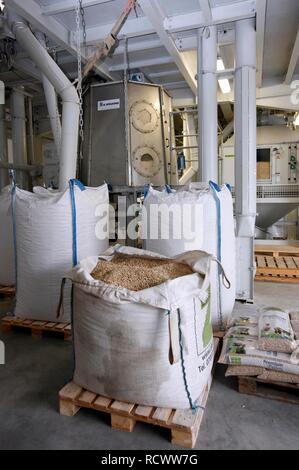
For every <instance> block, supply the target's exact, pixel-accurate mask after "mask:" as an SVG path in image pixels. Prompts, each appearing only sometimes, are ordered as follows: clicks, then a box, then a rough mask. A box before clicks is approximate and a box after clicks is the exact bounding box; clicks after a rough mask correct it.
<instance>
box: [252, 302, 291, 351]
mask: <svg viewBox="0 0 299 470" xmlns="http://www.w3.org/2000/svg"><path fill="white" fill-rule="evenodd" d="M258 325H259V326H258V330H259V332H258V336H259V349H262V350H264V351H276V352H286V353H292V352H293V351H294V350H295V349H296V348H297V342H296V341H295V336H294V331H293V328H292V325H291V322H290V317H289V314H288V312H285V311H284V310H282V309H280V308H276V307H266V308H264V309H262V310H261V312H260V315H259V323H258Z"/></svg>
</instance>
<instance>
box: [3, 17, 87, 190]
mask: <svg viewBox="0 0 299 470" xmlns="http://www.w3.org/2000/svg"><path fill="white" fill-rule="evenodd" d="M8 22H9V26H10V28H11V30H12V32H13V34H14V35H15V37H16V39H17V41H18V42H19V43H20V44H21V45H22V47H23V48H24V49H25V50H26V51H27V52H28V54H29V55H30V57H31V59H32V60H33V61H34V62H35V63H36V65H37V66H38V67H39V68H40V70H41V72H42V73H43V74H44V75H45V76H46V78H47V79H48V80H49V82H50V83H51V84H52V85H53V87H54V88H55V90H56V92H57V93H58V94H59V95H60V96H61V99H62V102H63V112H62V134H61V154H60V171H59V189H60V190H63V189H65V188H66V187H67V184H68V181H69V179H71V178H75V176H76V163H77V151H78V132H79V98H78V93H77V91H76V88H75V87H74V86H73V85H72V83H71V82H70V80H69V79H68V78H67V77H66V76H65V74H64V73H63V72H62V70H61V69H60V68H59V66H58V65H57V64H56V62H55V61H54V60H53V59H52V58H51V57H50V56H49V54H48V52H47V51H46V50H45V48H44V47H43V46H42V45H41V44H40V42H39V41H38V40H37V39H36V37H35V36H34V34H33V33H32V31H31V30H30V28H29V26H28V24H27V23H26V22H25V20H23V19H22V18H21V17H20V16H18V15H16V14H15V13H13V12H12V11H11V10H9V9H8Z"/></svg>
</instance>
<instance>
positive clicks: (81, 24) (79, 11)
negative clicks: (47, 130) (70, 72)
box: [76, 0, 86, 160]
mask: <svg viewBox="0 0 299 470" xmlns="http://www.w3.org/2000/svg"><path fill="white" fill-rule="evenodd" d="M81 30H82V32H83V48H84V51H85V49H86V22H85V12H84V7H83V3H82V0H78V1H77V6H76V45H77V63H78V85H77V92H78V96H79V108H80V117H79V137H80V150H79V154H80V160H82V158H83V141H84V120H83V91H82V53H81Z"/></svg>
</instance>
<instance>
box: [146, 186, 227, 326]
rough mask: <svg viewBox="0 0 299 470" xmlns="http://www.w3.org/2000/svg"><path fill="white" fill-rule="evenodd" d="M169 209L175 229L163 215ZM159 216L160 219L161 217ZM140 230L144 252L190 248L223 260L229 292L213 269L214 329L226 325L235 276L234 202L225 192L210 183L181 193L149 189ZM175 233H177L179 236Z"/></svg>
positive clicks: (167, 253)
mask: <svg viewBox="0 0 299 470" xmlns="http://www.w3.org/2000/svg"><path fill="white" fill-rule="evenodd" d="M167 209H168V211H169V212H168V214H171V213H172V214H173V218H175V219H174V220H175V221H176V222H175V224H174V225H173V226H172V224H171V223H169V221H170V220H171V219H169V217H167V216H165V215H164V214H165V213H166V212H167ZM164 211H165V212H164ZM159 212H160V214H163V215H161V216H159ZM142 226H143V238H144V248H146V249H147V250H151V251H154V252H156V253H161V254H163V255H165V256H170V257H172V256H176V255H178V254H181V253H184V252H186V251H189V250H204V251H206V252H208V253H211V254H213V255H214V256H216V257H217V258H218V260H219V261H221V263H222V265H223V267H224V270H225V272H226V274H227V276H228V278H229V280H230V283H231V288H230V289H226V288H225V286H223V285H221V284H220V283H219V276H218V268H217V266H213V267H212V271H211V302H212V323H213V326H214V327H215V329H218V328H219V327H221V326H226V323H227V321H228V319H229V316H230V315H231V312H232V310H233V306H234V302H235V272H236V266H235V233H234V218H233V200H232V195H231V192H230V190H229V188H228V187H227V186H226V185H223V186H220V187H219V186H217V185H215V184H212V183H211V185H210V186H209V185H207V184H202V183H191V185H190V186H189V189H188V190H185V189H184V190H179V191H170V190H169V189H168V190H166V189H165V190H164V191H156V190H154V189H153V188H152V187H150V188H149V191H148V193H147V195H146V197H145V201H144V209H143V217H142ZM169 227H170V229H169ZM186 228H191V230H192V232H193V236H192V238H191V237H190V238H189V237H188V236H185V233H186ZM177 229H181V233H180V234H179V235H177V234H176V230H177ZM168 230H169V236H168V233H167V232H168Z"/></svg>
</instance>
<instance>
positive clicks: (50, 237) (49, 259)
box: [15, 180, 108, 321]
mask: <svg viewBox="0 0 299 470" xmlns="http://www.w3.org/2000/svg"><path fill="white" fill-rule="evenodd" d="M72 181H73V182H74V180H72ZM78 184H79V183H78ZM105 220H106V225H107V224H108V188H107V185H106V184H105V185H103V186H100V187H98V188H84V186H83V185H80V186H78V185H77V184H73V185H71V186H70V188H68V189H66V190H65V191H63V192H54V191H50V190H49V191H47V190H36V189H35V192H34V193H30V192H27V191H23V190H21V189H18V188H16V194H15V224H16V249H17V294H16V308H15V315H16V316H18V317H23V318H30V319H34V320H46V321H57V319H56V314H57V307H58V302H59V297H60V286H61V279H62V277H63V275H64V273H65V272H67V271H69V270H70V269H71V268H72V266H73V265H75V264H76V263H77V261H78V260H81V259H84V258H86V257H87V256H91V255H95V254H97V253H99V252H102V251H105V250H106V249H107V247H108V228H107V230H105V232H103V233H98V232H99V231H97V223H98V222H99V223H100V224H101V226H104V225H105ZM69 292H70V289H69ZM69 302H70V298H69V295H66V296H65V309H64V316H63V317H62V318H61V321H69V320H70V306H69Z"/></svg>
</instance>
